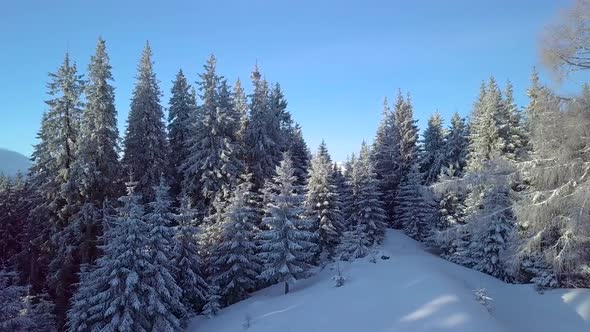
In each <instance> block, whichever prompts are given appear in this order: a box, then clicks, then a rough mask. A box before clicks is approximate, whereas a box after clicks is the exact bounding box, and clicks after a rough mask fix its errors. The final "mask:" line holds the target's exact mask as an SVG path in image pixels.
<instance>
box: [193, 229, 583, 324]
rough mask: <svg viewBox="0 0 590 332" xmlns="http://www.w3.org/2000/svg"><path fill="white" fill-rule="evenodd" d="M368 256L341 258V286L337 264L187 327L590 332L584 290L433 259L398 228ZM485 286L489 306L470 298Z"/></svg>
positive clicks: (263, 292) (272, 288)
mask: <svg viewBox="0 0 590 332" xmlns="http://www.w3.org/2000/svg"><path fill="white" fill-rule="evenodd" d="M369 256H371V255H369ZM373 256H374V257H375V258H376V262H375V263H371V262H370V259H369V257H367V258H365V259H360V260H357V261H354V262H352V263H347V262H340V263H339V265H340V269H341V270H342V273H343V275H344V276H345V277H346V278H347V279H346V281H345V283H344V285H343V286H342V287H335V286H334V280H332V277H333V276H334V275H335V274H336V265H335V263H334V264H331V265H328V266H327V267H325V268H324V269H323V270H321V271H319V272H318V273H317V274H316V275H315V276H313V277H312V278H309V279H307V280H301V281H299V282H298V283H297V284H296V285H294V287H292V292H291V293H290V294H287V295H284V294H282V291H283V288H282V285H275V286H272V287H269V288H266V289H263V290H261V291H259V292H256V293H254V294H253V295H252V297H251V298H249V299H247V300H245V301H242V302H239V303H237V304H235V305H232V306H230V307H227V308H225V309H223V310H221V312H220V314H219V315H218V316H216V317H214V318H213V319H207V318H205V317H197V318H195V319H194V320H192V321H191V322H190V324H189V326H188V329H187V331H195V332H197V331H198V332H220V331H249V332H277V331H284V332H287V331H289V332H315V331H317V332H320V331H321V332H326V331H338V332H358V331H366V332H401V331H412V332H413V331H478V332H485V331H536V332H539V331H540V332H543V331H547V332H549V331H568V332H577V331H580V332H581V331H590V290H589V289H571V290H554V291H548V292H546V293H545V294H539V293H537V292H536V291H535V290H534V288H533V287H532V286H531V285H510V284H505V283H503V282H501V281H499V280H497V279H495V278H492V277H490V276H488V275H485V274H482V273H479V272H477V271H473V270H470V269H466V268H463V267H461V266H458V265H455V264H452V263H450V262H447V261H445V260H443V259H441V258H438V257H435V256H433V255H431V254H429V253H428V252H426V251H425V250H424V249H423V247H422V246H421V244H419V243H417V242H415V241H414V240H412V239H410V238H408V237H407V236H405V235H403V234H402V233H401V232H399V231H395V230H389V231H388V233H387V237H386V240H385V242H384V243H383V245H382V246H381V247H380V248H378V249H377V250H376V251H375V252H374V253H373ZM382 256H385V257H383V258H382ZM386 257H389V258H388V259H386ZM384 258H385V259H384ZM482 288H485V289H486V292H487V295H488V296H489V297H491V298H492V299H493V307H492V308H491V309H489V310H488V309H487V308H486V307H485V306H483V305H482V304H480V303H479V302H478V301H477V299H476V297H475V295H474V292H475V291H476V290H478V289H482Z"/></svg>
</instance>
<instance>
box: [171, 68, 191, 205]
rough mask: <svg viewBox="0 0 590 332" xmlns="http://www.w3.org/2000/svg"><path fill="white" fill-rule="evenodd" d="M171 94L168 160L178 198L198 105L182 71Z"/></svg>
mask: <svg viewBox="0 0 590 332" xmlns="http://www.w3.org/2000/svg"><path fill="white" fill-rule="evenodd" d="M171 92H172V96H171V97H170V101H169V105H170V108H169V109H168V142H169V144H170V154H169V156H168V159H169V164H170V166H169V167H170V179H171V182H170V187H171V193H172V195H173V196H174V197H176V196H178V195H179V194H180V191H181V183H182V179H183V174H182V168H181V166H182V164H183V163H184V162H185V161H186V160H187V158H188V157H189V154H190V151H189V146H188V142H189V139H191V137H192V135H194V134H196V132H195V129H194V123H193V121H194V119H195V116H196V107H197V105H196V100H195V98H194V95H193V94H192V93H191V86H190V84H189V83H188V81H187V80H186V77H185V76H184V73H183V72H182V70H179V71H178V73H177V74H176V78H175V80H174V82H172V91H171Z"/></svg>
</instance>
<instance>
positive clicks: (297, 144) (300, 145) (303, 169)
mask: <svg viewBox="0 0 590 332" xmlns="http://www.w3.org/2000/svg"><path fill="white" fill-rule="evenodd" d="M285 139H286V141H287V148H286V151H288V152H289V155H290V156H291V159H292V160H293V167H295V176H296V177H297V181H296V182H295V184H296V185H298V186H304V185H305V183H306V182H307V172H308V169H309V164H310V157H309V156H310V152H309V149H308V148H307V143H305V140H304V139H303V133H302V132H301V126H300V125H299V124H298V123H297V124H295V125H294V126H293V127H290V128H288V130H287V132H286V137H285Z"/></svg>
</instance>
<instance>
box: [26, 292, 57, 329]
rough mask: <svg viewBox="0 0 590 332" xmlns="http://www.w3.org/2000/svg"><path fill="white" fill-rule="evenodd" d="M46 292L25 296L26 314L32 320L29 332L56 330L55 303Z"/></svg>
mask: <svg viewBox="0 0 590 332" xmlns="http://www.w3.org/2000/svg"><path fill="white" fill-rule="evenodd" d="M47 297H48V296H47V294H41V295H37V296H27V297H26V302H27V316H28V317H29V318H30V320H31V321H32V322H33V324H32V326H30V327H29V328H28V329H27V331H29V332H57V324H56V317H55V314H54V312H55V305H54V304H53V302H51V301H50V300H48V298H47Z"/></svg>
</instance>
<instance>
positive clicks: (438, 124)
mask: <svg viewBox="0 0 590 332" xmlns="http://www.w3.org/2000/svg"><path fill="white" fill-rule="evenodd" d="M442 122H443V119H442V117H441V116H440V114H438V113H435V114H433V115H432V116H431V117H430V118H429V119H428V126H427V127H426V129H425V130H424V139H423V141H422V153H421V155H420V172H421V173H422V181H423V183H424V184H425V185H430V184H431V183H433V182H435V181H436V180H437V178H438V176H439V175H440V171H441V169H442V168H443V167H444V166H445V165H446V164H447V161H446V154H445V152H446V144H445V133H444V130H443V126H442Z"/></svg>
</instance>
